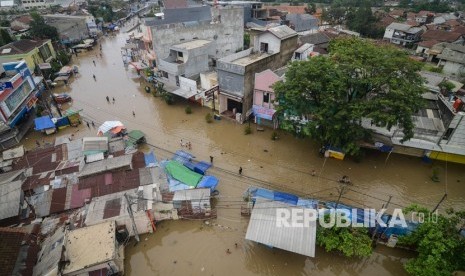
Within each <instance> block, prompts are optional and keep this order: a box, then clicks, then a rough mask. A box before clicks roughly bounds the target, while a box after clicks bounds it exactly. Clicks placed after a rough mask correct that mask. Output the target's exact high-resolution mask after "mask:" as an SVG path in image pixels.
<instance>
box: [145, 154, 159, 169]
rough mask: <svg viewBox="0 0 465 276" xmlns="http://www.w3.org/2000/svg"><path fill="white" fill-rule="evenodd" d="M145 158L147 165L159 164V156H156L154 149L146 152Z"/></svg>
mask: <svg viewBox="0 0 465 276" xmlns="http://www.w3.org/2000/svg"><path fill="white" fill-rule="evenodd" d="M144 160H145V166H146V167H155V166H156V165H157V163H158V162H157V158H156V157H155V154H154V153H153V151H151V152H149V153H147V154H144Z"/></svg>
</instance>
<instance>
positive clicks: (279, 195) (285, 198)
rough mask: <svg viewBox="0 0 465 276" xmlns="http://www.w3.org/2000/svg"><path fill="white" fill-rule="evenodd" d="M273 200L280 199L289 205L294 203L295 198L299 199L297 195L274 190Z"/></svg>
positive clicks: (295, 202) (295, 201)
mask: <svg viewBox="0 0 465 276" xmlns="http://www.w3.org/2000/svg"><path fill="white" fill-rule="evenodd" d="M274 200H275V201H281V202H284V203H287V204H290V205H296V204H297V200H299V197H298V196H296V195H291V194H288V193H282V192H276V191H275V192H274Z"/></svg>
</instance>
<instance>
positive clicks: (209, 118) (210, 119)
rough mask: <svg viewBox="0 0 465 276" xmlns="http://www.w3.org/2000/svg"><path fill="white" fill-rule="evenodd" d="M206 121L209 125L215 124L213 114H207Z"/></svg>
mask: <svg viewBox="0 0 465 276" xmlns="http://www.w3.org/2000/svg"><path fill="white" fill-rule="evenodd" d="M205 121H206V122H207V123H209V124H211V123H213V116H212V114H211V113H207V114H206V115H205Z"/></svg>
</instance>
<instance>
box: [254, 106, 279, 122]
mask: <svg viewBox="0 0 465 276" xmlns="http://www.w3.org/2000/svg"><path fill="white" fill-rule="evenodd" d="M275 112H276V111H275V110H274V109H269V108H266V107H263V106H258V105H254V106H253V113H254V114H255V116H256V117H260V118H263V119H266V120H273V115H274V113H275Z"/></svg>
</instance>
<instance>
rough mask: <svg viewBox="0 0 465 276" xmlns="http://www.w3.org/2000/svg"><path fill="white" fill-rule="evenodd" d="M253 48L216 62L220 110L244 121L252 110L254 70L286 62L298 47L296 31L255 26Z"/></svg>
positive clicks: (276, 67) (278, 65)
mask: <svg viewBox="0 0 465 276" xmlns="http://www.w3.org/2000/svg"><path fill="white" fill-rule="evenodd" d="M252 37H253V40H252V41H253V43H252V45H253V48H250V49H247V50H244V51H241V52H238V53H235V54H232V55H229V56H226V57H224V58H222V59H220V60H218V63H217V71H218V83H219V90H220V95H219V103H220V107H219V112H220V113H221V114H222V115H224V116H227V117H232V118H234V119H236V120H237V121H239V122H243V121H244V120H246V119H247V117H248V116H249V115H251V114H252V113H253V110H252V105H253V90H254V80H255V73H258V72H262V71H263V70H265V69H271V70H275V69H278V68H280V67H282V66H284V65H286V64H287V63H288V62H289V61H290V60H291V58H292V56H293V54H294V50H295V49H296V48H297V33H296V32H295V31H294V30H292V29H291V28H289V27H288V26H285V25H282V26H278V27H274V28H269V29H254V30H252Z"/></svg>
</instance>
